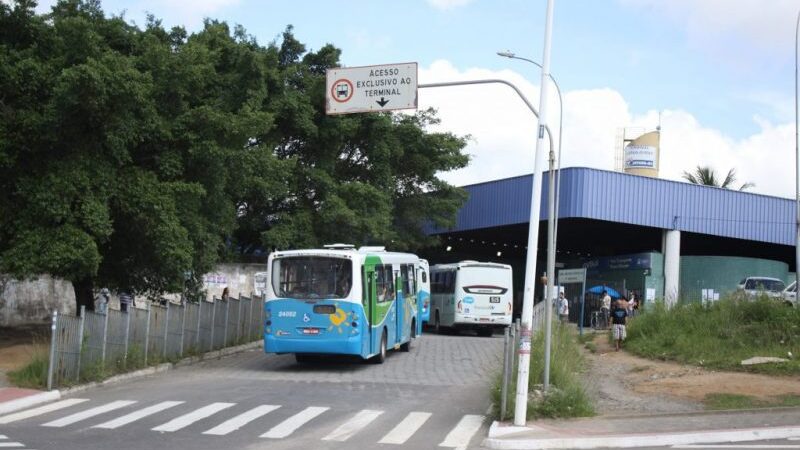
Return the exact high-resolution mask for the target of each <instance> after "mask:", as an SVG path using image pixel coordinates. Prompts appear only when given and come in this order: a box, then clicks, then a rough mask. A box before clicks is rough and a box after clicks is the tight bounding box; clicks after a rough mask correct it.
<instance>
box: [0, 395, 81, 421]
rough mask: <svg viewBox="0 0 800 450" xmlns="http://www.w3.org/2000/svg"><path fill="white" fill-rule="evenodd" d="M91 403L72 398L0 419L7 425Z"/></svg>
mask: <svg viewBox="0 0 800 450" xmlns="http://www.w3.org/2000/svg"><path fill="white" fill-rule="evenodd" d="M86 401H89V399H88V398H70V399H67V400H61V401H60V402H55V403H50V404H48V405H44V406H39V407H38V408H33V409H27V410H25V411H20V412H17V413H14V414H9V415H7V416H3V417H0V425H5V424H7V423H11V422H16V421H18V420H23V419H28V418H31V417H36V416H39V415H42V414H47V413H49V412H53V411H58V410H59V409H63V408H68V407H70V406H73V405H77V404H78V403H83V402H86Z"/></svg>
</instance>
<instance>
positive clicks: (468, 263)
mask: <svg viewBox="0 0 800 450" xmlns="http://www.w3.org/2000/svg"><path fill="white" fill-rule="evenodd" d="M463 267H487V268H493V269H507V270H511V266H510V265H508V264H501V263H495V262H489V261H486V262H480V261H459V262H457V263H449V264H436V265H434V266H431V270H432V271H433V270H457V269H461V268H463Z"/></svg>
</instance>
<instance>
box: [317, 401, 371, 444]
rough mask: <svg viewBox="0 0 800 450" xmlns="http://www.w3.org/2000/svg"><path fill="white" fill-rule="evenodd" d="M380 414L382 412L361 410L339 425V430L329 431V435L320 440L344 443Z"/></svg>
mask: <svg viewBox="0 0 800 450" xmlns="http://www.w3.org/2000/svg"><path fill="white" fill-rule="evenodd" d="M381 414H383V411H376V410H372V409H364V410H361V411H359V412H358V414H356V415H355V416H353V417H352V418H351V419H350V420H348V421H347V422H345V423H343V424H341V425H340V426H339V428H337V429H335V430H333V431H331V432H330V434H328V435H327V436H325V437H324V438H322V440H323V441H339V442H344V441H346V440H348V439H350V438H351V437H353V435H354V434H356V433H358V432H359V431H361V430H362V429H363V428H364V427H366V426H367V425H369V424H370V423H372V421H373V420H375V419H377V418H378V416H380V415H381Z"/></svg>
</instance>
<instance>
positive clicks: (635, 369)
mask: <svg viewBox="0 0 800 450" xmlns="http://www.w3.org/2000/svg"><path fill="white" fill-rule="evenodd" d="M649 368H650V366H634V367H631V370H630V372H631V373H636V372H644V371H645V370H647V369H649Z"/></svg>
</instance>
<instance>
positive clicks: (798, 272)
mask: <svg viewBox="0 0 800 450" xmlns="http://www.w3.org/2000/svg"><path fill="white" fill-rule="evenodd" d="M799 56H800V12H798V13H797V24H796V25H795V28H794V141H795V144H794V145H795V147H794V148H795V162H796V163H797V170H796V172H795V203H794V208H795V214H796V217H795V219H796V221H795V222H796V223H795V228H796V235H795V244H794V256H795V260H794V262H795V265H794V272H795V291H797V288H798V287H800V116H799V115H798V113H799V111H798V103H799V102H800V100H798V95H800V94H798V87H799V86H798V81H797V60H798V57H799Z"/></svg>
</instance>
